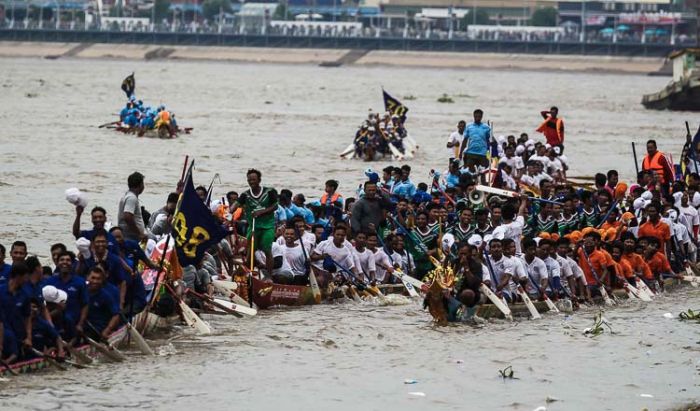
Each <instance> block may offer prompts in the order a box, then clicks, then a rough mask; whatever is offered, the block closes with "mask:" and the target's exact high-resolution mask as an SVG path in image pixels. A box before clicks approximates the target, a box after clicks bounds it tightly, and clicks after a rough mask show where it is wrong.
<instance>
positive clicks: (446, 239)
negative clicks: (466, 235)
mask: <svg viewBox="0 0 700 411" xmlns="http://www.w3.org/2000/svg"><path fill="white" fill-rule="evenodd" d="M454 243H455V237H454V235H452V233H446V234H445V235H443V236H442V249H443V250H444V251H449V249H450V248H452V245H454Z"/></svg>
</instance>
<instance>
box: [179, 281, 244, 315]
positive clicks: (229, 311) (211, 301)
mask: <svg viewBox="0 0 700 411" xmlns="http://www.w3.org/2000/svg"><path fill="white" fill-rule="evenodd" d="M185 293H186V294H189V295H191V296H194V297H195V298H197V299H198V300H200V301H202V302H205V303H209V304H211V305H213V306H214V307H217V308H219V309H221V310H223V311H224V312H226V313H227V314H231V315H233V316H235V317H238V318H242V317H243V315H241V314H240V313H238V312H237V311H235V310H234V309H233V308H232V307H230V306H227V305H224V304H221V303H218V302H217V301H216V300H215V299H213V298H211V297H209V296H208V295H204V294H200V293H198V292H196V291H195V290H193V289H191V288H188V289H187V290H185ZM222 301H223V300H222ZM229 304H230V305H233V306H234V307H235V304H233V303H229Z"/></svg>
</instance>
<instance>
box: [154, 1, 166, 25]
mask: <svg viewBox="0 0 700 411" xmlns="http://www.w3.org/2000/svg"><path fill="white" fill-rule="evenodd" d="M153 7H155V8H156V13H155V14H156V21H162V20H163V19H167V18H168V16H169V15H170V0H154V6H153Z"/></svg>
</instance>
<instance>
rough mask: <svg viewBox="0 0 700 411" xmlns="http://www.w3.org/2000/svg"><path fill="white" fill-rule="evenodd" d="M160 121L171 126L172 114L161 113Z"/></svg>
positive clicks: (165, 111)
mask: <svg viewBox="0 0 700 411" xmlns="http://www.w3.org/2000/svg"><path fill="white" fill-rule="evenodd" d="M160 120H161V121H162V122H164V123H166V124H170V112H169V111H167V110H163V111H161V112H160Z"/></svg>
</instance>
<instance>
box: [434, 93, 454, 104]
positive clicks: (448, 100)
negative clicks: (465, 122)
mask: <svg viewBox="0 0 700 411" xmlns="http://www.w3.org/2000/svg"><path fill="white" fill-rule="evenodd" d="M437 101H438V103H454V102H455V101H454V100H452V97H450V96H448V95H447V94H443V95H442V97H440V98H438V99H437Z"/></svg>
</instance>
